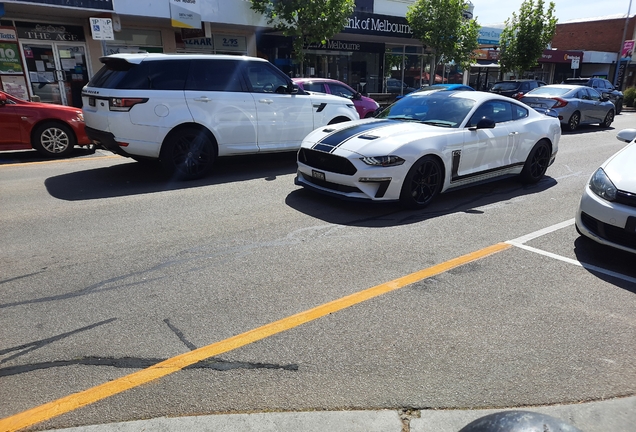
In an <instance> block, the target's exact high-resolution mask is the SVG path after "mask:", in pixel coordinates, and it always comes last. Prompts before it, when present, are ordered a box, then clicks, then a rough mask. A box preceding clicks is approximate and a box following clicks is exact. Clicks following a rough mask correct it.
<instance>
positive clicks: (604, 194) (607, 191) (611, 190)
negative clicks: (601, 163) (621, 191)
mask: <svg viewBox="0 0 636 432" xmlns="http://www.w3.org/2000/svg"><path fill="white" fill-rule="evenodd" d="M590 189H591V190H592V192H594V193H595V194H596V195H598V196H600V197H601V198H603V199H606V200H608V201H614V200H615V199H616V186H614V183H612V181H611V180H610V179H609V177H608V176H607V174H605V171H603V168H599V169H597V170H596V172H595V173H594V175H593V176H592V178H591V179H590Z"/></svg>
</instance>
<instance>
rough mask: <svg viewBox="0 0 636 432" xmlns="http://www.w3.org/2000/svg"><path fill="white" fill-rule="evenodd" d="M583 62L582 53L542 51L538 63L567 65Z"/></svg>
mask: <svg viewBox="0 0 636 432" xmlns="http://www.w3.org/2000/svg"><path fill="white" fill-rule="evenodd" d="M572 60H575V61H576V60H579V61H580V60H583V51H561V50H543V54H542V55H541V58H540V59H539V63H568V64H572Z"/></svg>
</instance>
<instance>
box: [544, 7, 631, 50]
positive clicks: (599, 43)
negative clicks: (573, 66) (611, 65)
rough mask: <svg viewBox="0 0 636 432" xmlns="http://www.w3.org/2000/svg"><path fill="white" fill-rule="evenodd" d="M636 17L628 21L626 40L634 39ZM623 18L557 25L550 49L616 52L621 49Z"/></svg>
mask: <svg viewBox="0 0 636 432" xmlns="http://www.w3.org/2000/svg"><path fill="white" fill-rule="evenodd" d="M635 24H636V16H633V17H631V18H630V19H629V23H628V26H627V33H626V35H625V39H626V40H630V39H633V38H634V25H635ZM624 28H625V18H617V19H607V20H599V21H585V22H573V23H564V24H557V29H556V33H555V34H554V37H553V38H552V48H554V49H559V50H575V51H605V52H618V51H619V50H620V49H621V40H622V38H623V29H624Z"/></svg>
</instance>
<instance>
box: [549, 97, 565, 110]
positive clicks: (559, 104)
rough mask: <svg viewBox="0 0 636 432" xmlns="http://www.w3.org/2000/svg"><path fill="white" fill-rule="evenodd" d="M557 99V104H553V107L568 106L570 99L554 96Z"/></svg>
mask: <svg viewBox="0 0 636 432" xmlns="http://www.w3.org/2000/svg"><path fill="white" fill-rule="evenodd" d="M552 99H554V100H555V101H556V104H555V105H554V106H552V108H563V107H564V106H566V105H567V104H568V101H566V100H565V99H561V98H558V97H555V98H552Z"/></svg>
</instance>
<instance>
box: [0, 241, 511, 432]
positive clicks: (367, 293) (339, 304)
mask: <svg viewBox="0 0 636 432" xmlns="http://www.w3.org/2000/svg"><path fill="white" fill-rule="evenodd" d="M510 247H512V245H510V244H506V243H498V244H495V245H492V246H489V247H486V248H484V249H481V250H478V251H476V252H472V253H469V254H467V255H463V256H461V257H458V258H454V259H451V260H449V261H446V262H444V263H441V264H438V265H435V266H433V267H429V268H427V269H423V270H420V271H417V272H415V273H411V274H409V275H406V276H403V277H401V278H398V279H395V280H393V281H390V282H386V283H383V284H381V285H377V286H375V287H372V288H368V289H365V290H363V291H359V292H356V293H353V294H350V295H348V296H345V297H342V298H339V299H337V300H333V301H331V302H328V303H325V304H322V305H320V306H317V307H315V308H313V309H309V310H306V311H304V312H300V313H297V314H295V315H291V316H289V317H286V318H283V319H280V320H278V321H274V322H272V323H269V324H266V325H264V326H262V327H258V328H255V329H253V330H249V331H247V332H245V333H242V334H239V335H236V336H233V337H231V338H228V339H225V340H223V341H220V342H216V343H213V344H211V345H208V346H205V347H202V348H198V349H196V350H194V351H189V352H187V353H184V354H181V355H178V356H176V357H172V358H169V359H167V360H164V361H162V362H160V363H157V364H155V365H153V366H150V367H149V368H146V369H142V370H140V371H138V372H134V373H132V374H129V375H126V376H123V377H121V378H118V379H115V380H113V381H109V382H107V383H104V384H100V385H98V386H95V387H92V388H89V389H87V390H84V391H81V392H79V393H75V394H72V395H69V396H65V397H63V398H60V399H57V400H55V401H52V402H49V403H46V404H44V405H40V406H37V407H35V408H31V409H29V410H27V411H23V412H21V413H19V414H15V415H13V416H10V417H6V418H4V419H0V431H17V430H19V429H22V428H25V427H29V426H33V425H35V424H37V423H40V422H43V421H46V420H50V419H52V418H54V417H57V416H60V415H62V414H65V413H68V412H70V411H73V410H76V409H78V408H81V407H83V406H86V405H89V404H91V403H94V402H97V401H100V400H102V399H106V398H107V397H110V396H113V395H115V394H118V393H121V392H123V391H126V390H129V389H131V388H134V387H137V386H140V385H142V384H146V383H148V382H150V381H154V380H156V379H158V378H161V377H164V376H166V375H170V374H171V373H173V372H178V371H180V370H181V369H183V368H185V367H187V366H190V365H193V364H195V363H198V362H200V361H202V360H205V359H207V358H210V357H214V356H217V355H219V354H223V353H226V352H228V351H232V350H235V349H237V348H240V347H242V346H245V345H248V344H250V343H252V342H256V341H259V340H262V339H265V338H267V337H269V336H272V335H275V334H278V333H282V332H284V331H286V330H289V329H292V328H294V327H298V326H300V325H302V324H305V323H307V322H310V321H314V320H316V319H318V318H321V317H324V316H325V315H329V314H331V313H334V312H338V311H341V310H343V309H346V308H348V307H350V306H353V305H356V304H358V303H362V302H364V301H367V300H369V299H372V298H374V297H378V296H381V295H382V294H386V293H388V292H391V291H395V290H397V289H400V288H403V287H405V286H407V285H411V284H413V283H415V282H419V281H421V280H424V279H426V278H429V277H432V276H435V275H438V274H441V273H444V272H446V271H448V270H451V269H453V268H455V267H459V266H461V265H464V264H467V263H469V262H472V261H476V260H478V259H481V258H484V257H487V256H489V255H492V254H495V253H497V252H501V251H503V250H506V249H508V248H510Z"/></svg>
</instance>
